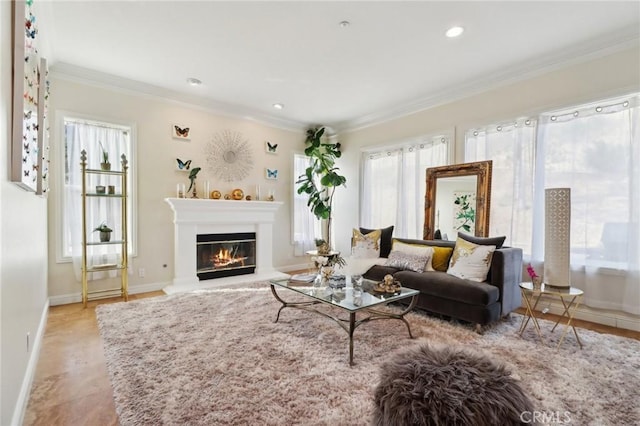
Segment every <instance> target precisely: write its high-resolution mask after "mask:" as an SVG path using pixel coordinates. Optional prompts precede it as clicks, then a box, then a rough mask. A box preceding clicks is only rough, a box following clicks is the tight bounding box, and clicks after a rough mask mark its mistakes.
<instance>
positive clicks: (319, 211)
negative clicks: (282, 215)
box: [296, 127, 347, 249]
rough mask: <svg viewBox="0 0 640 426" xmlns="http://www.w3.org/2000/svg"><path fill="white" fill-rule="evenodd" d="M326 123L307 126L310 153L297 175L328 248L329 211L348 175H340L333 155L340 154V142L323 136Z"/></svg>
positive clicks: (306, 149)
mask: <svg viewBox="0 0 640 426" xmlns="http://www.w3.org/2000/svg"><path fill="white" fill-rule="evenodd" d="M324 133H325V127H312V128H310V129H308V130H307V139H306V140H305V143H306V145H307V147H306V148H305V150H304V153H305V155H306V156H307V157H309V160H310V163H309V167H307V169H306V170H305V173H304V174H303V175H300V176H299V177H298V180H297V181H296V184H298V185H300V186H299V187H298V194H307V195H308V196H309V201H308V202H307V205H308V206H309V208H310V209H311V213H313V215H314V216H315V217H316V218H318V219H320V220H321V221H322V225H323V226H322V228H323V235H322V238H323V240H324V241H325V243H326V245H327V247H328V248H329V249H330V248H331V217H332V216H331V214H332V207H333V195H334V193H335V190H336V187H338V186H346V182H347V178H345V177H344V176H342V175H340V173H339V170H340V169H339V168H338V167H336V164H335V163H336V159H338V158H340V156H341V155H342V152H341V151H340V143H339V142H336V143H330V142H327V141H323V140H322V136H323V135H324Z"/></svg>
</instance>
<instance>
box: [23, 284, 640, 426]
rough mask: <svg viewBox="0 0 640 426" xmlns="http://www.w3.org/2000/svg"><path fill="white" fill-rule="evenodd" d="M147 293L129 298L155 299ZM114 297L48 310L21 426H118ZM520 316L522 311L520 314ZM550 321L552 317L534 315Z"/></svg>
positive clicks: (586, 325)
mask: <svg viewBox="0 0 640 426" xmlns="http://www.w3.org/2000/svg"><path fill="white" fill-rule="evenodd" d="M163 294H164V293H162V292H160V291H158V292H152V293H144V294H138V295H132V296H131V297H130V299H132V300H135V299H142V298H146V297H154V296H160V295H163ZM119 301H121V299H120V298H115V299H103V300H100V301H92V302H89V305H88V307H87V309H83V308H82V304H80V303H76V304H71V305H63V306H53V307H51V308H50V309H49V317H48V321H47V328H46V330H45V334H44V337H43V341H42V347H41V349H40V359H39V361H38V366H37V369H36V373H35V377H34V382H33V386H32V389H31V395H30V398H29V403H28V406H27V410H26V413H25V418H24V425H43V426H44V425H46V426H54V425H73V426H82V425H87V426H108V425H118V424H119V423H118V418H117V415H116V412H115V405H114V402H113V395H112V389H111V383H110V382H109V376H108V373H107V366H106V363H105V358H104V354H103V351H102V342H101V339H100V335H99V332H98V325H97V322H96V315H95V307H96V306H97V305H98V304H103V303H114V302H119ZM520 313H522V314H524V309H522V310H521V311H520ZM538 316H539V317H543V318H545V319H551V320H554V321H555V320H556V319H557V316H555V315H552V314H546V315H542V314H540V315H538ZM576 325H577V326H579V327H582V328H587V329H590V330H594V331H597V332H600V333H609V334H615V335H618V336H624V337H630V338H633V339H637V340H640V333H639V332H635V331H630V330H624V329H618V328H613V327H608V326H605V325H600V324H593V323H589V322H586V321H579V320H576Z"/></svg>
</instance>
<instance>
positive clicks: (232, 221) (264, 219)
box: [164, 198, 288, 294]
mask: <svg viewBox="0 0 640 426" xmlns="http://www.w3.org/2000/svg"><path fill="white" fill-rule="evenodd" d="M165 201H166V202H167V203H168V204H169V206H171V210H173V223H174V278H173V284H172V285H170V286H168V287H166V288H165V289H164V291H165V292H166V293H169V294H171V293H177V292H182V291H192V290H198V289H204V288H213V287H219V286H221V285H225V284H232V283H242V282H254V281H264V280H269V279H277V278H286V277H288V275H287V274H284V273H282V272H279V271H277V270H275V269H274V267H273V256H272V252H273V222H274V220H275V215H276V211H277V210H278V209H279V208H280V207H281V206H282V204H283V203H282V202H279V201H243V200H208V199H194V198H165ZM235 232H255V233H256V270H255V273H253V274H247V275H237V276H233V277H225V278H216V279H212V280H204V281H200V280H199V279H198V276H197V266H196V263H197V259H196V236H197V235H198V234H219V233H235Z"/></svg>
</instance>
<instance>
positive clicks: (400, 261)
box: [384, 250, 429, 272]
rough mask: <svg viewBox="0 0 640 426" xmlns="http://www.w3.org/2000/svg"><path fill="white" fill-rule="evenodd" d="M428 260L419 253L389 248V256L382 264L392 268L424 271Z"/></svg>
mask: <svg viewBox="0 0 640 426" xmlns="http://www.w3.org/2000/svg"><path fill="white" fill-rule="evenodd" d="M428 260H429V257H428V256H425V255H420V254H410V253H403V252H401V251H396V250H391V253H389V258H388V259H387V261H386V262H385V263H384V266H391V267H392V268H397V269H403V270H409V271H414V272H424V268H425V266H426V265H427V261H428Z"/></svg>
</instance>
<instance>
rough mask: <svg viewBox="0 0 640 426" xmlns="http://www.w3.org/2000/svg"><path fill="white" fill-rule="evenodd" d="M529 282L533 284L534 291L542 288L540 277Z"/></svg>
mask: <svg viewBox="0 0 640 426" xmlns="http://www.w3.org/2000/svg"><path fill="white" fill-rule="evenodd" d="M531 282H532V283H533V289H534V290H540V289H541V288H542V278H540V277H534V278H531Z"/></svg>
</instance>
